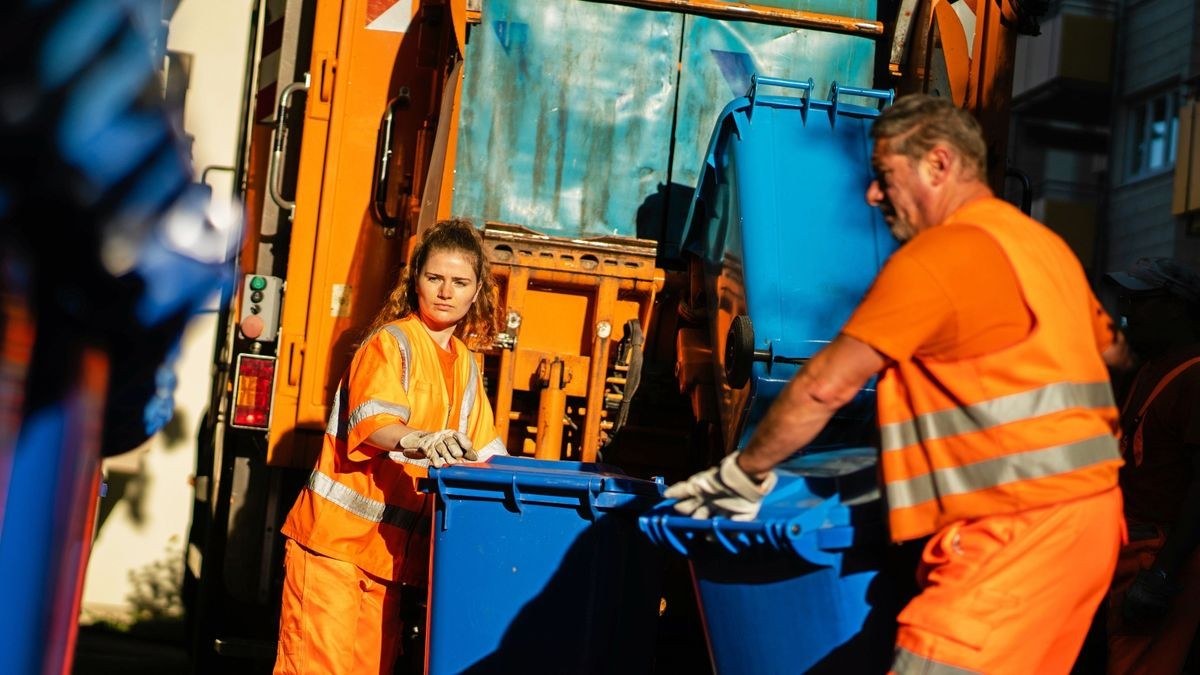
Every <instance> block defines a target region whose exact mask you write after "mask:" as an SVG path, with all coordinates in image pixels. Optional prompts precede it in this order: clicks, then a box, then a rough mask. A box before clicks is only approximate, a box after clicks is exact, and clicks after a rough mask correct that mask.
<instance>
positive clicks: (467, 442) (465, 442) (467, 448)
mask: <svg viewBox="0 0 1200 675" xmlns="http://www.w3.org/2000/svg"><path fill="white" fill-rule="evenodd" d="M454 440H455V441H457V442H458V447H460V448H462V458H463V459H465V460H466V461H468V462H474V461H476V460H478V459H479V455H477V454H475V444H474V443H472V442H471V438H470V437H469V436H467V435H466V434H464V433H462V432H461V431H456V432H454Z"/></svg>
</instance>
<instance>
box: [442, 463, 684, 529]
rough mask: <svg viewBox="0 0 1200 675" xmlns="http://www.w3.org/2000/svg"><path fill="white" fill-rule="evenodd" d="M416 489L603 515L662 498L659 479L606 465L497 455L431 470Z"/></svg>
mask: <svg viewBox="0 0 1200 675" xmlns="http://www.w3.org/2000/svg"><path fill="white" fill-rule="evenodd" d="M420 489H421V490H422V491H424V492H429V493H432V494H436V495H438V496H439V497H441V498H442V500H443V503H449V502H453V501H455V500H460V499H472V500H480V499H485V500H493V501H504V502H508V503H510V504H512V505H513V506H514V507H515V508H516V509H517V510H518V511H520V510H521V509H522V508H523V506H524V505H527V504H539V505H548V506H563V507H570V508H583V509H584V510H585V511H587V512H590V513H591V514H592V515H593V516H598V515H599V513H600V512H601V511H612V510H637V511H641V510H644V509H646V508H648V507H650V506H652V505H654V504H656V503H658V502H659V501H661V499H662V493H663V490H664V489H665V487H664V485H663V483H662V481H661V479H659V480H654V481H648V480H643V479H640V478H634V477H632V476H627V475H625V474H623V473H621V470H620V469H618V468H616V467H614V466H610V465H607V464H598V463H594V462H568V461H554V460H542V459H531V458H528V457H508V456H496V457H491V458H489V459H488V460H487V461H486V462H483V463H479V464H456V465H454V466H448V467H443V468H441V469H437V468H432V467H431V468H430V469H429V478H428V479H425V480H423V481H422V482H421V485H420Z"/></svg>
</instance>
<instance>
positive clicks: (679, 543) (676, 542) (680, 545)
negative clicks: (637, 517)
mask: <svg viewBox="0 0 1200 675" xmlns="http://www.w3.org/2000/svg"><path fill="white" fill-rule="evenodd" d="M670 517H671V516H658V517H657V518H655V520H656V521H658V522H657V525H658V529H659V531H660V532H662V534H663V535H664V536H663V538H664V539H666V540H667V543H668V544H670V545H671V548H673V549H675V550H676V551H679V554H680V555H687V552H688V547H687V544H685V543H684V541H683V540H682V539H680V538H679V537H678V535H676V533H675V531H674V530H673V529H672V528H671V527H669V526H668V525H667V518H670ZM688 539H691V537H688Z"/></svg>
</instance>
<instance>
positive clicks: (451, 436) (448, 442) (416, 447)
mask: <svg viewBox="0 0 1200 675" xmlns="http://www.w3.org/2000/svg"><path fill="white" fill-rule="evenodd" d="M398 449H400V450H403V451H404V453H405V454H406V455H410V456H411V455H413V454H417V455H419V456H421V457H424V458H426V459H428V460H429V462H430V463H431V464H433V465H434V466H435V467H438V468H441V467H443V466H446V465H449V464H458V463H459V462H464V461H467V462H473V461H475V460H476V459H477V457H476V455H475V450H474V448H473V447H472V444H471V439H470V438H467V435H466V434H464V433H462V432H459V431H455V430H453V429H443V430H441V431H413V432H411V433H408V434H405V435H404V437H403V438H401V439H400V445H399V446H398Z"/></svg>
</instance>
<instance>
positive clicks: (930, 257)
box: [896, 222, 1004, 268]
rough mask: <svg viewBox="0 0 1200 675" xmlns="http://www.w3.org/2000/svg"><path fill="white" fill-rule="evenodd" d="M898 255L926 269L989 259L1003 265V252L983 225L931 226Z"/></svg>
mask: <svg viewBox="0 0 1200 675" xmlns="http://www.w3.org/2000/svg"><path fill="white" fill-rule="evenodd" d="M896 254H897V255H898V256H901V257H902V258H903V257H907V258H911V259H913V260H916V261H920V262H921V263H922V264H923V265H925V266H930V265H933V266H935V267H937V268H945V267H949V268H957V267H962V266H971V265H974V264H976V263H982V264H987V263H988V262H989V261H990V260H993V259H994V260H996V261H997V262H1003V260H1004V258H1003V255H1004V250H1003V248H1002V247H1001V246H1000V243H999V242H998V241H996V238H995V237H994V236H993V235H992V234H990V233H989V232H988V230H987V228H986V227H985V226H983V225H980V224H976V223H969V222H953V223H945V224H943V225H938V226H937V227H931V228H929V229H928V230H926V231H925V232H922V233H921V234H920V235H919V236H917V237H914V238H913V239H912V241H910V242H908V244H906V245H904V246H902V247H900V250H899V251H897V252H896Z"/></svg>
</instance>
